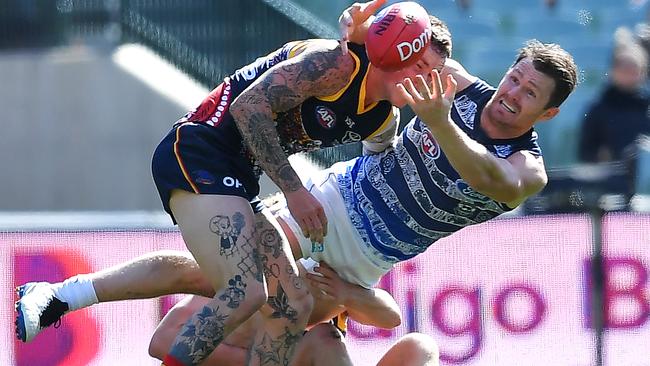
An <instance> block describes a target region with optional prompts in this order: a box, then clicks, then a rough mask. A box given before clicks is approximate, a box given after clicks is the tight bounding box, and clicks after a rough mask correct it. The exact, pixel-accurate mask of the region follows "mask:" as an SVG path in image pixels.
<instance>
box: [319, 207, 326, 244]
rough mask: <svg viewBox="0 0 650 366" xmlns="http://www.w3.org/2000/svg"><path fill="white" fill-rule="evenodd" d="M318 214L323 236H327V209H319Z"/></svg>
mask: <svg viewBox="0 0 650 366" xmlns="http://www.w3.org/2000/svg"><path fill="white" fill-rule="evenodd" d="M317 215H318V219H319V220H320V223H321V228H322V230H323V237H325V235H327V216H325V211H324V210H323V209H320V210H318V213H317Z"/></svg>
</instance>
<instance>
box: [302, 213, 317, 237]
mask: <svg viewBox="0 0 650 366" xmlns="http://www.w3.org/2000/svg"><path fill="white" fill-rule="evenodd" d="M300 228H301V229H302V234H303V235H304V236H305V238H307V239H312V240H313V238H312V235H313V233H314V224H313V222H312V220H311V218H310V217H305V218H304V219H303V220H302V223H301V224H300Z"/></svg>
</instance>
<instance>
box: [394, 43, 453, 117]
mask: <svg viewBox="0 0 650 366" xmlns="http://www.w3.org/2000/svg"><path fill="white" fill-rule="evenodd" d="M444 65H445V57H443V56H441V55H440V54H439V53H438V52H437V51H435V50H434V49H433V48H432V47H428V48H427V50H426V51H425V52H424V55H422V58H421V59H420V60H419V61H418V62H417V63H415V64H414V65H411V66H409V67H406V68H404V69H401V70H398V71H394V72H390V73H386V75H385V77H384V81H385V82H386V83H387V86H388V100H389V101H390V102H391V103H392V104H393V105H394V106H396V107H399V108H402V107H404V106H405V105H406V100H404V98H402V96H401V95H400V94H399V93H398V90H397V84H398V83H401V82H403V81H404V79H405V78H410V79H411V80H415V76H416V75H422V76H423V77H424V78H425V80H427V83H430V81H431V71H432V70H433V69H437V70H438V71H440V70H442V68H443V67H444Z"/></svg>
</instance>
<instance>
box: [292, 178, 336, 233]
mask: <svg viewBox="0 0 650 366" xmlns="http://www.w3.org/2000/svg"><path fill="white" fill-rule="evenodd" d="M284 196H285V198H286V200H287V207H288V208H289V212H291V216H293V218H294V219H295V220H296V222H297V223H298V225H300V229H301V230H302V235H304V236H305V238H307V239H311V241H314V242H317V243H322V242H323V237H325V235H327V217H326V216H325V211H324V210H323V206H322V205H321V204H320V202H318V200H317V199H316V198H315V197H314V196H313V195H312V194H311V193H309V191H308V190H307V189H306V188H305V187H301V188H300V189H298V190H297V191H293V192H288V193H287V192H285V193H284Z"/></svg>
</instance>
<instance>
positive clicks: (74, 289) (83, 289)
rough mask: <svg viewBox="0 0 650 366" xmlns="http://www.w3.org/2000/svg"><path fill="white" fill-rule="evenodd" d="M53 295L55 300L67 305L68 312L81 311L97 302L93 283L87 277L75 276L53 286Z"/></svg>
mask: <svg viewBox="0 0 650 366" xmlns="http://www.w3.org/2000/svg"><path fill="white" fill-rule="evenodd" d="M54 294H55V295H56V298H57V299H59V300H61V301H63V302H66V303H68V306H69V308H70V309H69V311H73V310H78V309H82V308H85V307H88V306H90V305H94V304H97V303H98V302H99V300H97V294H95V287H94V286H93V281H92V280H91V279H90V277H89V276H88V275H77V276H74V277H70V278H68V279H67V280H65V281H63V282H62V283H61V282H60V283H57V284H55V285H54Z"/></svg>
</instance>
